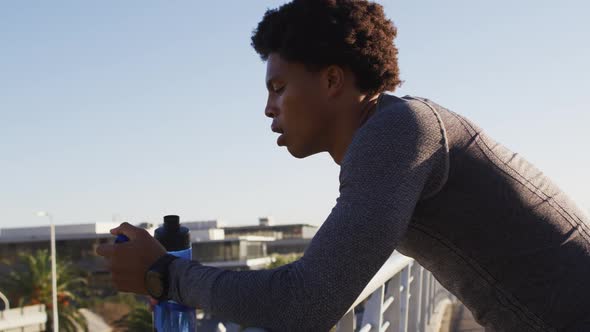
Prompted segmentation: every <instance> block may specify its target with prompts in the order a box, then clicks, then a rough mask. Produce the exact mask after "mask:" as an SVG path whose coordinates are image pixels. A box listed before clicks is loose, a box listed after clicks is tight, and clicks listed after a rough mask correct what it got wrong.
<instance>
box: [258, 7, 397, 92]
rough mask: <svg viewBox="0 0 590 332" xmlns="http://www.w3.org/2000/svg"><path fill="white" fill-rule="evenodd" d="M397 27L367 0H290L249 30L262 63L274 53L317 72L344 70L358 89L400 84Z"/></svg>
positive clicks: (390, 87)
mask: <svg viewBox="0 0 590 332" xmlns="http://www.w3.org/2000/svg"><path fill="white" fill-rule="evenodd" d="M396 34H397V30H396V28H395V26H394V25H393V23H392V22H391V21H390V20H389V19H387V18H386V17H385V14H384V12H383V7H382V6H381V5H379V4H376V3H372V2H368V1H355V0H294V1H292V2H290V3H287V4H284V5H282V6H281V7H279V8H278V9H270V10H268V11H267V12H266V13H265V14H264V17H263V19H262V21H261V22H260V23H259V24H258V27H257V28H256V29H255V30H254V32H253V34H252V46H253V47H254V49H255V50H256V52H257V53H258V54H259V55H260V57H261V58H262V60H263V61H266V60H267V59H268V56H269V55H270V54H271V53H277V54H279V55H280V56H281V58H283V59H285V60H286V61H290V62H298V63H302V64H304V65H305V66H306V67H307V68H308V70H311V71H317V70H319V69H322V68H325V67H327V66H329V65H339V66H342V67H345V68H348V69H350V70H351V71H352V72H353V73H354V76H355V83H356V85H357V88H359V90H360V91H362V92H364V93H380V92H383V91H394V90H395V88H396V87H397V86H399V85H400V83H401V81H400V79H399V69H398V64H397V54H398V52H397V48H396V47H395V44H394V43H393V40H394V39H395V37H396Z"/></svg>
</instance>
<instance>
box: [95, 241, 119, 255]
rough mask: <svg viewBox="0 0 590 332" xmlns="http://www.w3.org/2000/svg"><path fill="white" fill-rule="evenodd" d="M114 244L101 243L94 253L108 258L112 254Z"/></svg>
mask: <svg viewBox="0 0 590 332" xmlns="http://www.w3.org/2000/svg"><path fill="white" fill-rule="evenodd" d="M114 246H115V245H114V244H109V243H104V244H101V245H99V246H98V247H97V248H96V253H97V254H98V255H100V256H103V257H107V258H110V257H112V256H113V252H114V251H115V247H114Z"/></svg>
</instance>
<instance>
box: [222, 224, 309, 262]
mask: <svg viewBox="0 0 590 332" xmlns="http://www.w3.org/2000/svg"><path fill="white" fill-rule="evenodd" d="M317 229H318V227H317V226H313V225H310V224H283V225H276V224H275V223H274V220H273V219H272V217H261V218H259V224H258V225H253V226H237V227H224V228H223V230H224V231H225V237H226V238H232V237H240V236H265V237H273V238H275V239H276V240H275V241H272V242H268V243H267V250H268V253H269V254H290V253H303V252H305V249H306V248H307V246H308V245H309V243H310V242H311V239H312V238H313V237H314V235H315V233H316V232H317Z"/></svg>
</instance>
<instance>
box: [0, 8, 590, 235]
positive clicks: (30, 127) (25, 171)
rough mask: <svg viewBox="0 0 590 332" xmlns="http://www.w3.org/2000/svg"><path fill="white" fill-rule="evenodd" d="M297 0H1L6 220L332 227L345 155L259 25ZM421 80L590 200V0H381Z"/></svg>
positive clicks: (433, 95) (417, 87)
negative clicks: (276, 121)
mask: <svg viewBox="0 0 590 332" xmlns="http://www.w3.org/2000/svg"><path fill="white" fill-rule="evenodd" d="M280 3H282V2H281V1H262V0H260V1H238V0H235V1H174V2H170V1H159V2H155V1H100V2H89V1H50V2H41V1H37V2H23V1H3V2H1V3H0V41H1V46H0V188H2V189H1V190H0V228H5V227H19V226H27V225H37V224H43V223H46V222H47V221H46V220H44V219H42V218H39V217H36V216H35V213H36V211H39V210H47V211H50V212H51V213H52V214H53V215H54V219H55V222H56V223H58V224H68V223H84V222H95V221H111V220H112V219H113V218H114V219H115V220H117V221H121V220H128V221H131V222H141V221H144V220H151V221H158V220H159V218H160V217H161V216H162V215H164V214H170V213H174V214H180V215H181V217H182V218H183V219H184V220H200V219H211V218H221V219H223V220H225V221H226V223H227V224H230V225H232V224H252V223H256V222H257V218H258V217H259V216H265V215H273V216H274V217H275V219H276V220H277V221H278V222H280V223H286V222H308V223H313V224H318V225H319V224H321V223H322V222H323V221H324V220H325V218H326V217H327V216H328V214H329V213H330V211H331V209H332V207H333V206H334V204H335V202H336V198H337V196H338V172H339V167H338V166H337V165H336V164H334V163H333V161H332V160H331V158H330V157H329V155H328V154H320V155H316V156H313V157H310V158H307V159H303V160H298V159H295V158H293V157H291V156H290V155H289V153H288V152H287V150H286V149H285V148H284V147H277V146H276V134H274V133H272V132H271V131H270V122H271V121H270V119H268V118H266V117H265V116H264V114H263V107H264V103H265V99H266V95H265V94H266V91H265V87H264V74H265V65H264V63H263V62H262V61H260V59H259V58H258V56H257V55H256V54H255V52H254V51H253V50H252V49H251V47H250V35H251V32H252V30H253V28H254V27H255V26H256V24H257V23H258V21H259V20H260V19H261V17H262V15H263V13H264V11H265V10H266V9H267V8H272V7H276V6H277V5H279V4H280ZM380 3H381V4H383V5H384V6H385V9H386V13H387V14H388V16H389V18H391V19H392V20H393V21H394V23H395V24H396V26H397V27H398V35H399V37H398V39H397V44H398V47H399V50H400V67H401V73H402V79H403V80H404V81H405V84H404V85H403V87H402V88H401V89H399V90H398V91H397V92H396V94H398V95H405V94H411V95H417V96H424V97H428V98H430V99H432V100H435V101H437V102H439V103H440V104H442V105H444V106H446V107H448V108H450V109H452V110H454V111H456V112H459V113H462V114H464V115H465V116H467V117H468V118H471V119H472V120H474V121H475V122H477V123H478V124H479V125H480V126H481V127H483V128H484V129H485V130H486V131H487V132H488V133H490V134H491V135H492V136H493V137H495V138H496V139H497V140H498V141H500V142H501V143H503V144H505V145H506V146H508V147H509V148H511V149H513V150H514V151H516V152H519V153H521V154H522V155H523V156H525V157H526V158H527V159H529V160H530V161H532V162H533V163H535V164H536V165H537V167H539V168H540V169H541V170H542V171H544V172H545V173H546V174H548V175H549V176H551V177H552V178H553V179H554V180H555V181H556V182H557V183H558V184H559V185H560V186H561V187H562V188H563V189H565V190H566V191H567V192H568V193H569V194H570V195H571V196H572V197H573V198H574V199H575V200H577V201H578V202H579V203H580V204H581V205H582V206H583V207H584V209H588V208H590V188H589V186H590V175H589V174H588V171H589V170H590V153H588V150H589V149H588V146H587V145H588V144H589V143H590V127H589V125H588V124H589V123H590V115H589V112H588V111H589V110H590V107H589V104H590V102H589V99H588V97H587V96H588V93H589V91H590V63H589V59H590V43H588V41H589V40H590V20H588V18H587V13H588V12H589V11H590V5H588V2H587V1H583V0H579V1H567V0H566V1H559V2H557V1H533V0H526V1H493V2H491V1H434V0H431V1H409V0H408V1H392V0H387V1H386V0H383V1H380Z"/></svg>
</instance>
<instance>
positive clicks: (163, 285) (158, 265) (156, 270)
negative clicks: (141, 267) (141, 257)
mask: <svg viewBox="0 0 590 332" xmlns="http://www.w3.org/2000/svg"><path fill="white" fill-rule="evenodd" d="M177 258H178V257H176V256H174V255H171V254H166V255H164V256H162V257H160V258H158V260H156V262H155V263H154V264H152V266H150V268H149V269H148V270H147V271H146V272H145V276H144V280H145V288H146V289H147V292H148V294H149V295H150V296H151V297H153V298H154V299H156V300H158V301H162V300H167V299H168V287H169V283H170V278H169V274H168V267H169V266H170V263H172V261H173V260H175V259H177Z"/></svg>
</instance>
